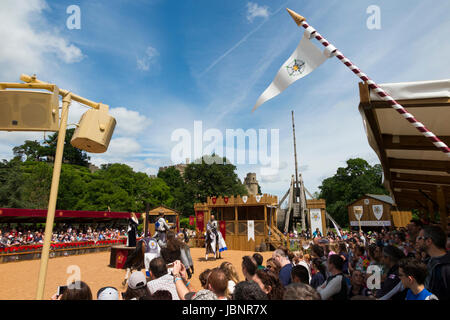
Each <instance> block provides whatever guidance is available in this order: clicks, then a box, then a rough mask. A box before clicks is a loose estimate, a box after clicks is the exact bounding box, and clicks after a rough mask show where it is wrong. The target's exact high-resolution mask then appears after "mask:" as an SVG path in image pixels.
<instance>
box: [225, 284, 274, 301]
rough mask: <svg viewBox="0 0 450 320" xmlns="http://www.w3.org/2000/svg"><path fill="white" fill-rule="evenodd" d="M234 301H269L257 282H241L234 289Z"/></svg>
mask: <svg viewBox="0 0 450 320" xmlns="http://www.w3.org/2000/svg"><path fill="white" fill-rule="evenodd" d="M232 300H268V298H267V294H265V293H264V291H262V290H261V288H260V286H259V285H258V284H257V283H256V282H255V281H241V282H239V283H238V284H237V285H236V287H235V288H234V293H233V299H232Z"/></svg>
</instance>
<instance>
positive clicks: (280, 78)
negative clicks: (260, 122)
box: [252, 31, 328, 111]
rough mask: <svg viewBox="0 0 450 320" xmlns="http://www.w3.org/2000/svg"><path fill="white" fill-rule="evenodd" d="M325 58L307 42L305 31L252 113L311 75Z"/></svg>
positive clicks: (307, 36)
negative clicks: (296, 82) (299, 80)
mask: <svg viewBox="0 0 450 320" xmlns="http://www.w3.org/2000/svg"><path fill="white" fill-rule="evenodd" d="M327 58H328V56H326V55H325V53H323V52H322V51H320V50H319V48H317V47H316V46H315V45H314V44H313V43H312V42H311V41H310V40H309V34H308V33H307V32H306V31H305V34H304V35H303V38H302V39H301V40H300V43H299V45H298V47H297V49H295V51H294V52H293V53H292V54H291V56H290V57H289V59H287V60H286V61H285V62H284V63H283V65H282V66H281V68H280V70H278V73H277V75H276V76H275V79H274V80H273V81H272V83H271V84H270V85H269V87H267V89H266V90H265V91H264V92H263V93H262V94H261V96H260V97H259V98H258V100H257V101H256V104H255V106H254V107H253V110H252V111H255V110H256V108H258V107H259V106H260V105H261V104H263V103H264V102H266V101H267V100H270V99H272V98H273V97H275V96H277V95H279V94H280V93H281V92H283V91H284V90H285V89H286V88H287V87H289V86H290V85H291V84H293V83H294V82H295V81H297V80H298V79H301V78H303V77H304V76H306V75H308V74H309V73H311V72H312V71H313V70H314V69H316V68H317V67H318V66H320V65H321V64H322V63H323V62H324V61H325V60H326V59H327Z"/></svg>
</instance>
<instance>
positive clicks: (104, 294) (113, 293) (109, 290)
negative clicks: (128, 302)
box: [97, 287, 119, 300]
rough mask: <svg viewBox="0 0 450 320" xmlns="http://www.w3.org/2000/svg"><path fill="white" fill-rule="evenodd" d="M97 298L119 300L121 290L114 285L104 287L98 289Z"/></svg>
mask: <svg viewBox="0 0 450 320" xmlns="http://www.w3.org/2000/svg"><path fill="white" fill-rule="evenodd" d="M97 300H119V291H117V289H116V288H114V287H104V288H101V289H100V290H98V292H97Z"/></svg>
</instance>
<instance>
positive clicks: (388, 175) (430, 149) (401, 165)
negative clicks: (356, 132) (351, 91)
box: [359, 80, 450, 214]
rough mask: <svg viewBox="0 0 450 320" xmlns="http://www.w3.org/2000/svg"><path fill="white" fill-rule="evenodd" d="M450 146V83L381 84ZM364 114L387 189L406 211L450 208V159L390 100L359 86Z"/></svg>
mask: <svg viewBox="0 0 450 320" xmlns="http://www.w3.org/2000/svg"><path fill="white" fill-rule="evenodd" d="M380 87H382V88H383V89H384V90H385V91H386V92H388V93H389V94H390V95H391V96H392V97H393V98H394V99H396V100H397V101H398V103H399V104H401V105H402V106H403V107H405V108H406V109H407V110H408V112H410V113H411V114H413V116H414V117H415V118H416V119H417V120H418V121H420V122H422V123H423V124H424V125H425V126H426V127H427V128H428V129H429V130H430V131H432V132H433V133H434V134H435V135H436V136H437V137H439V138H440V139H441V140H442V141H443V142H444V143H446V144H447V145H450V80H439V81H421V82H407V83H392V84H384V85H380ZM359 93H360V104H359V111H360V113H361V116H362V118H363V123H364V127H365V129H366V134H367V138H368V141H369V144H370V146H371V147H372V149H373V150H374V151H375V152H376V153H377V155H378V158H379V159H380V162H381V165H382V166H383V173H384V183H385V187H386V188H387V189H388V190H389V191H390V193H391V196H392V198H393V200H394V202H395V205H396V206H397V207H398V208H401V209H419V210H424V209H425V210H426V211H429V209H430V203H431V204H432V207H438V208H439V210H440V212H441V210H443V211H442V212H445V214H446V212H448V208H449V207H450V158H448V157H447V156H446V155H445V154H444V153H443V152H442V151H440V150H439V149H437V148H436V147H435V146H434V145H433V144H432V143H431V142H430V141H429V140H428V139H427V138H425V137H424V136H423V135H422V134H421V133H420V132H419V131H418V130H417V129H416V128H414V127H413V126H412V125H411V124H410V123H409V122H408V121H407V120H406V119H404V118H403V117H402V116H401V115H400V114H399V113H398V112H397V111H396V110H394V109H393V108H392V107H391V106H390V105H389V104H388V103H387V102H385V101H381V99H380V98H378V97H377V95H375V93H374V92H371V91H370V89H369V87H368V85H367V83H359Z"/></svg>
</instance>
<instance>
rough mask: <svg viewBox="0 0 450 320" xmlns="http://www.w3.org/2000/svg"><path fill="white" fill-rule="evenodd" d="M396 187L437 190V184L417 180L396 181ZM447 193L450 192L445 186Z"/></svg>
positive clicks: (394, 184) (394, 183)
mask: <svg viewBox="0 0 450 320" xmlns="http://www.w3.org/2000/svg"><path fill="white" fill-rule="evenodd" d="M392 184H393V186H394V188H396V189H402V190H403V189H407V190H428V191H430V192H434V191H435V190H436V184H425V183H416V182H403V181H394V182H393V183H392ZM444 192H445V193H448V192H450V190H447V188H445V191H444Z"/></svg>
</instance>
